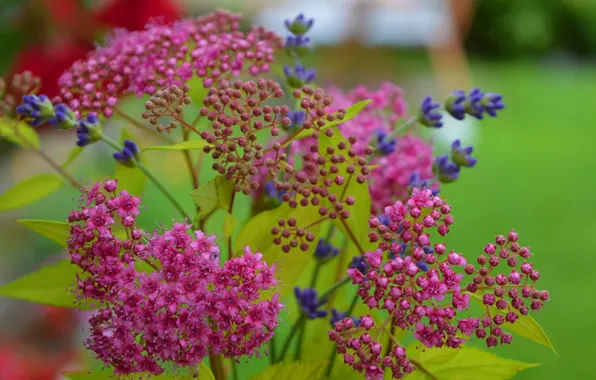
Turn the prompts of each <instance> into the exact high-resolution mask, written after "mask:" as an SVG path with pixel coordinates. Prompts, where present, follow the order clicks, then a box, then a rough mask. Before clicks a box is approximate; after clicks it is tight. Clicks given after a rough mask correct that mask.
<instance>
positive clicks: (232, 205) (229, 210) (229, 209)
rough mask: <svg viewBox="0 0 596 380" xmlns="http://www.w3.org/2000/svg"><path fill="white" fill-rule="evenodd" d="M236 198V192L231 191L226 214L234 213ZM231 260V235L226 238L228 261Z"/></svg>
mask: <svg viewBox="0 0 596 380" xmlns="http://www.w3.org/2000/svg"><path fill="white" fill-rule="evenodd" d="M235 198H236V192H235V191H233V190H232V196H231V197H230V206H229V207H228V213H229V214H230V215H232V212H233V211H234V199H235ZM231 258H232V234H230V236H228V260H230V259H231Z"/></svg>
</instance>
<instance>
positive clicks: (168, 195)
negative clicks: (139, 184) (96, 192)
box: [101, 134, 192, 221]
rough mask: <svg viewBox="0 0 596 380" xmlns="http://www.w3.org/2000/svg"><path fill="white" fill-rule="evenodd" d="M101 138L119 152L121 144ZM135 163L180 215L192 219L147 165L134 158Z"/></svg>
mask: <svg viewBox="0 0 596 380" xmlns="http://www.w3.org/2000/svg"><path fill="white" fill-rule="evenodd" d="M101 139H102V140H103V141H105V142H106V143H107V144H108V145H110V146H111V147H112V148H114V149H115V150H116V151H118V152H119V151H121V150H122V146H121V145H120V144H119V143H117V142H116V141H114V140H112V139H111V138H109V137H108V136H106V135H105V134H104V135H103V136H102V137H101ZM136 165H137V167H138V168H139V170H141V171H142V172H143V173H144V174H145V175H146V176H147V178H149V180H150V181H151V182H153V184H154V185H155V187H157V188H158V189H159V191H161V192H162V194H163V195H165V197H166V198H168V200H169V201H170V203H172V205H174V207H175V208H176V209H178V211H180V212H181V213H182V215H183V216H184V217H185V218H186V219H187V220H188V221H192V218H191V216H190V214H189V213H187V212H186V211H185V210H184V208H183V207H182V206H181V205H180V203H178V201H177V200H176V198H175V197H174V196H173V195H172V193H170V192H169V190H168V189H167V188H166V187H165V186H164V185H163V184H162V183H161V182H160V181H159V180H158V179H157V177H155V175H153V173H151V172H150V171H149V169H147V167H145V165H143V163H142V162H141V161H140V160H136Z"/></svg>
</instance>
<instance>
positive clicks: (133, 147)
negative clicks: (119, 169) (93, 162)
mask: <svg viewBox="0 0 596 380" xmlns="http://www.w3.org/2000/svg"><path fill="white" fill-rule="evenodd" d="M139 153H140V150H139V147H138V146H137V144H135V143H134V141H130V140H124V148H122V152H116V153H114V158H115V159H116V161H118V163H120V164H122V165H124V166H128V167H130V168H134V167H135V166H136V165H137V159H138V158H139Z"/></svg>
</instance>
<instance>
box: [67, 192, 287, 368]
mask: <svg viewBox="0 0 596 380" xmlns="http://www.w3.org/2000/svg"><path fill="white" fill-rule="evenodd" d="M116 185H117V184H116V181H106V182H105V183H103V184H102V183H100V184H97V185H95V186H94V187H93V188H92V189H91V190H90V191H88V192H87V193H86V194H85V196H84V199H83V201H84V205H83V206H82V207H81V210H77V211H71V212H70V214H69V217H68V219H69V222H70V223H71V224H72V226H71V238H70V240H69V246H68V249H69V252H70V255H71V259H72V263H73V264H75V265H77V266H79V267H80V268H81V269H82V272H83V274H82V275H81V277H79V278H78V286H77V289H76V292H77V294H78V295H79V296H80V297H81V298H82V299H84V300H85V301H91V302H93V301H95V302H97V303H98V304H99V306H100V309H99V310H97V311H96V312H95V313H94V315H93V316H92V317H91V318H90V320H89V323H90V325H91V328H90V331H91V335H90V336H89V337H88V338H87V340H86V342H85V343H86V346H87V347H88V348H89V349H90V350H92V351H93V352H94V353H95V355H96V356H97V358H99V359H100V360H102V361H103V362H104V363H106V364H108V365H111V366H113V367H114V369H115V371H116V373H120V374H130V373H140V372H148V373H152V374H160V373H162V372H163V370H164V367H163V366H164V364H166V363H171V364H174V365H178V366H195V365H197V364H198V363H200V362H201V361H202V359H203V358H204V357H205V356H207V355H208V354H209V353H213V354H223V355H224V356H225V357H229V358H232V357H239V356H242V355H249V356H251V355H259V353H258V349H259V347H261V346H262V345H263V344H264V343H266V342H267V341H268V340H269V339H271V337H272V336H273V330H274V329H275V327H277V324H278V315H279V312H280V310H281V309H282V307H283V305H282V304H281V303H279V301H278V298H279V295H278V294H275V295H272V296H271V297H270V298H268V299H265V298H263V294H262V293H263V291H267V290H270V289H273V288H275V287H276V286H277V279H276V278H275V267H274V266H268V265H267V264H266V263H264V262H263V261H262V258H263V256H262V255H261V254H260V253H258V252H254V253H253V252H251V250H250V248H249V247H246V248H245V249H244V256H242V257H237V258H233V259H231V260H228V261H226V262H225V264H224V265H223V267H222V266H220V264H219V247H218V246H217V244H216V243H215V236H206V235H205V234H204V233H203V232H202V231H195V232H194V236H191V235H189V234H188V231H189V229H190V228H191V226H190V225H186V224H175V225H174V226H173V228H172V229H171V230H169V231H165V232H163V233H158V232H155V233H154V234H153V235H149V234H146V233H144V232H143V231H142V230H140V229H137V228H136V227H135V225H134V224H135V218H136V216H138V215H139V209H138V205H139V203H140V199H139V198H137V197H132V196H130V195H129V194H128V193H126V191H122V192H120V193H119V194H117V186H116ZM117 221H118V222H119V223H117ZM118 224H120V226H118ZM119 228H123V229H124V231H122V232H123V233H125V234H126V236H128V238H119V237H118V236H116V234H117V232H116V231H117V230H118V229H119Z"/></svg>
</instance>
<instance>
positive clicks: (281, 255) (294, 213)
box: [234, 203, 321, 297]
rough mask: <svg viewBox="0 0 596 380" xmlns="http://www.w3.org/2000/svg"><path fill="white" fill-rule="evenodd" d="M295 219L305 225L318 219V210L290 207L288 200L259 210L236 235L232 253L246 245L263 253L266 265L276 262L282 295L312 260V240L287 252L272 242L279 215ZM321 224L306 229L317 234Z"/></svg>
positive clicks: (313, 247)
mask: <svg viewBox="0 0 596 380" xmlns="http://www.w3.org/2000/svg"><path fill="white" fill-rule="evenodd" d="M282 217H283V218H285V219H289V218H295V219H296V220H297V221H298V225H299V226H307V225H310V224H311V223H313V222H316V221H318V220H320V219H321V216H320V215H319V209H318V207H315V206H307V207H297V208H295V209H291V208H290V207H289V206H288V204H287V203H284V204H282V205H281V206H279V207H277V208H275V209H273V210H268V211H264V212H261V213H260V214H257V215H255V216H254V217H252V218H251V219H250V220H249V221H248V222H247V223H246V224H245V225H244V228H243V229H242V230H241V231H240V233H239V234H238V237H237V238H236V245H235V250H234V252H236V253H238V252H242V249H243V248H244V247H245V246H249V247H250V248H251V249H252V250H253V251H254V250H257V251H259V252H261V253H262V254H263V258H264V260H265V261H266V262H267V263H268V264H275V265H276V267H277V269H278V271H279V273H278V277H279V279H280V280H281V282H282V283H283V284H285V286H283V287H282V288H281V290H280V294H281V296H282V297H283V296H284V295H286V294H287V293H288V292H290V291H291V290H292V286H291V285H292V284H294V283H295V282H296V281H297V280H298V278H299V277H300V275H301V274H302V272H303V271H304V269H305V268H306V266H307V265H308V263H309V262H310V261H312V256H313V252H314V250H315V248H316V244H315V243H310V246H309V249H308V250H307V251H306V252H305V251H302V250H300V249H299V248H294V249H293V250H292V251H290V252H289V253H285V252H283V251H282V249H281V247H280V246H277V245H275V244H273V235H272V234H271V228H272V227H273V226H276V225H277V221H278V220H279V219H280V218H282ZM320 227H321V224H316V225H314V226H312V227H309V228H308V230H309V231H310V232H312V233H313V234H315V236H318V235H319V232H320Z"/></svg>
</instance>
